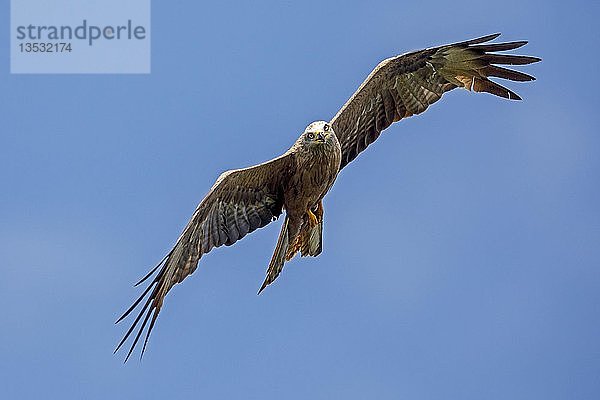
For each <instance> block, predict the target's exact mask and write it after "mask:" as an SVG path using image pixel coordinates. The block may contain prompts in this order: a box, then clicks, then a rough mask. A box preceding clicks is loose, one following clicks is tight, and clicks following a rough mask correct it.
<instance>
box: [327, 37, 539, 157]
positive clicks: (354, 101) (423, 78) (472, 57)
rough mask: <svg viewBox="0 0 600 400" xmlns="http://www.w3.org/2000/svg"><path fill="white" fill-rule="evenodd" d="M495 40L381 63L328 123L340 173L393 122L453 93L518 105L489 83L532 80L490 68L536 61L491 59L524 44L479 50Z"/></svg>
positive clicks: (483, 39) (470, 42)
mask: <svg viewBox="0 0 600 400" xmlns="http://www.w3.org/2000/svg"><path fill="white" fill-rule="evenodd" d="M498 36H500V34H499V33H498V34H494V35H489V36H484V37H481V38H477V39H473V40H468V41H466V42H460V43H454V44H450V45H446V46H440V47H434V48H431V49H425V50H420V51H416V52H412V53H408V54H404V55H401V56H396V57H392V58H388V59H387V60H384V61H382V62H381V63H379V65H377V67H376V68H375V69H374V70H373V72H371V74H370V75H369V76H368V77H367V79H366V80H365V81H364V82H363V83H362V84H361V85H360V87H359V88H358V90H357V91H356V92H355V93H354V95H353V96H352V97H351V98H350V100H348V102H347V103H346V104H344V106H343V107H342V108H341V110H340V111H338V113H337V114H336V116H335V117H334V118H333V119H332V120H331V124H332V126H333V129H334V131H335V133H336V135H337V136H338V140H339V141H340V145H341V147H342V163H341V166H340V169H341V168H343V167H345V166H346V165H347V164H348V163H349V162H350V161H352V160H354V159H355V158H356V156H357V155H358V154H359V153H360V152H361V151H363V150H364V149H366V148H367V146H368V145H369V144H371V143H373V142H374V141H375V140H376V139H377V138H378V137H379V134H380V133H381V132H382V131H383V130H384V129H385V128H387V127H388V126H390V125H391V124H392V123H393V122H396V121H399V120H401V119H402V118H406V117H410V116H411V115H415V114H420V113H422V112H423V111H425V110H426V109H427V107H429V105H431V104H433V103H435V102H436V101H438V100H439V99H440V98H441V97H442V94H444V93H445V92H447V91H449V90H452V89H454V88H457V87H462V88H465V89H467V90H471V91H474V92H487V93H491V94H493V95H496V96H500V97H504V98H507V99H510V100H521V98H520V97H519V96H518V95H517V94H516V93H514V92H512V91H510V90H509V89H507V88H505V87H503V86H501V85H499V84H497V83H495V82H492V81H490V80H489V79H488V78H489V77H497V78H502V79H508V80H511V81H531V80H535V78H534V77H533V76H530V75H527V74H524V73H522V72H518V71H513V70H510V69H506V68H502V67H499V66H497V65H494V64H508V65H524V64H531V63H534V62H537V61H540V59H539V58H537V57H528V56H516V55H507V54H497V53H495V52H497V51H505V50H514V49H517V48H519V47H521V46H523V45H525V44H527V42H526V41H519V42H509V43H495V44H481V43H485V42H488V41H490V40H493V39H495V38H497V37H498Z"/></svg>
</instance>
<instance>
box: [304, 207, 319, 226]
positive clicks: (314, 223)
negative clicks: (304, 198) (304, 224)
mask: <svg viewBox="0 0 600 400" xmlns="http://www.w3.org/2000/svg"><path fill="white" fill-rule="evenodd" d="M306 213H307V214H308V219H309V221H310V226H311V227H313V226H317V224H318V223H319V221H318V220H317V217H316V215H315V214H313V212H312V211H311V210H310V209H309V210H308V211H307V212H306Z"/></svg>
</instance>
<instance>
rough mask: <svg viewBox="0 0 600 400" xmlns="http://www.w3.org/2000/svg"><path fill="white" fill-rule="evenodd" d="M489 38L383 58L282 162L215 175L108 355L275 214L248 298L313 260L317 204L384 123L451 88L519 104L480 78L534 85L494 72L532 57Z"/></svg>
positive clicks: (318, 243)
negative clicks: (212, 255) (275, 234)
mask: <svg viewBox="0 0 600 400" xmlns="http://www.w3.org/2000/svg"><path fill="white" fill-rule="evenodd" d="M498 36H500V34H494V35H489V36H484V37H481V38H477V39H473V40H468V41H465V42H460V43H454V44H450V45H445V46H439V47H433V48H429V49H424V50H420V51H415V52H411V53H407V54H403V55H400V56H395V57H391V58H388V59H386V60H384V61H382V62H381V63H379V64H378V65H377V67H375V69H374V70H373V71H372V72H371V74H370V75H369V76H368V77H367V79H366V80H365V81H364V82H363V83H362V84H361V85H360V87H359V88H358V90H357V91H356V92H355V93H354V94H353V95H352V97H351V98H350V100H348V101H347V102H346V104H344V106H343V107H342V108H341V109H340V110H339V111H338V113H337V114H336V115H335V116H334V117H333V119H331V121H329V122H326V121H317V122H313V123H311V124H310V125H308V126H307V127H306V129H305V130H304V132H302V134H301V135H300V137H299V138H298V140H296V142H295V143H294V144H293V145H292V147H290V149H289V150H288V151H286V152H285V153H284V154H283V155H281V156H279V157H276V158H274V159H272V160H270V161H267V162H264V163H262V164H259V165H255V166H253V167H249V168H243V169H236V170H231V171H227V172H225V173H223V174H222V175H221V176H220V177H219V178H218V179H217V181H216V182H215V184H214V185H213V187H212V188H211V189H210V191H209V192H208V194H207V195H206V197H204V199H203V200H202V201H201V202H200V204H199V205H198V207H197V208H196V211H194V214H193V215H192V217H191V219H190V221H189V222H188V224H187V226H186V227H185V228H184V230H183V232H182V233H181V235H180V236H179V239H177V242H176V244H175V246H174V247H173V249H172V250H171V251H170V252H169V253H168V254H167V255H166V256H165V258H163V259H162V261H161V262H160V263H159V264H158V265H157V266H156V267H155V268H154V269H152V270H151V271H150V272H149V273H148V274H147V275H146V276H145V277H144V278H142V279H141V280H140V281H139V282H138V283H137V284H136V286H137V285H139V284H141V283H142V282H144V281H146V280H148V279H150V278H151V277H152V276H153V275H154V277H152V279H151V280H150V284H149V285H148V287H147V288H146V290H144V292H143V293H142V295H141V296H140V297H139V298H138V299H137V300H136V301H135V302H134V303H133V305H132V306H131V307H130V308H129V309H128V310H127V311H125V313H124V314H123V315H122V316H121V317H120V318H119V319H118V320H117V323H118V322H119V321H121V320H123V319H124V318H125V317H127V316H128V315H129V314H130V313H131V312H132V311H133V310H135V309H136V308H137V307H138V305H140V304H142V306H141V310H140V312H139V314H138V315H137V317H136V318H135V320H134V321H133V324H132V325H131V327H130V328H129V330H128V331H127V332H126V333H125V335H124V337H123V339H122V340H121V341H120V342H119V344H118V346H117V348H116V349H115V352H116V351H117V350H119V348H121V346H122V345H123V344H124V343H125V341H126V340H127V338H128V337H129V336H130V335H131V334H132V332H134V330H135V327H136V326H139V329H138V330H137V333H136V335H135V338H134V339H133V344H132V345H131V348H130V350H129V352H128V354H127V357H126V358H125V361H127V359H128V358H129V356H130V355H131V353H132V351H133V350H134V348H135V347H136V345H137V343H138V341H139V339H140V337H141V335H142V333H143V331H144V328H145V327H146V325H147V323H148V321H150V325H149V326H148V329H147V332H146V335H145V339H144V345H143V347H142V351H141V354H142V355H143V354H144V351H145V349H146V344H147V342H148V337H149V336H150V332H151V331H152V328H153V327H154V323H155V322H156V318H157V317H158V314H159V312H160V310H161V308H162V306H163V302H164V299H165V296H166V295H167V293H168V292H169V291H170V290H171V288H172V287H173V286H174V285H175V284H177V283H180V282H181V281H183V280H184V279H185V278H186V277H187V276H189V275H190V274H192V273H193V272H194V271H195V270H196V267H197V266H198V261H199V260H200V258H201V257H202V255H203V254H206V253H208V252H209V251H211V249H213V248H215V247H219V246H222V245H226V246H230V245H232V244H234V243H235V242H236V241H238V240H240V239H241V238H243V237H244V236H246V235H247V234H249V233H250V232H252V231H254V230H256V229H258V228H262V227H263V226H265V225H267V224H268V223H269V222H271V221H274V220H275V219H277V218H278V217H279V216H280V215H281V214H282V212H283V211H285V220H284V221H283V226H282V227H281V232H280V234H279V238H278V239H277V245H276V247H275V252H274V253H273V257H272V258H271V261H270V262H269V267H268V269H267V273H266V278H265V280H264V282H263V284H262V286H261V287H260V289H259V291H258V292H259V293H260V292H261V291H262V290H263V289H264V288H265V287H267V286H268V285H270V284H271V283H273V281H275V279H277V277H278V276H279V274H280V273H281V271H282V269H283V266H284V264H285V262H286V261H288V260H290V259H291V258H292V257H294V255H295V254H297V253H298V252H300V253H301V255H302V256H318V255H319V254H320V253H321V251H322V249H323V214H324V212H323V203H322V200H323V197H324V196H325V195H326V194H327V192H328V191H329V189H331V186H332V185H333V183H334V182H335V179H336V177H337V175H338V172H339V171H340V170H341V169H342V168H344V167H345V166H346V165H348V163H349V162H351V161H352V160H354V159H355V158H356V156H358V154H359V153H360V152H362V151H363V150H365V149H366V148H367V146H369V145H370V144H371V143H373V142H374V141H375V140H376V139H377V138H378V137H379V135H380V133H381V132H382V131H383V130H384V129H386V128H387V127H388V126H390V125H391V124H392V123H393V122H396V121H399V120H401V119H403V118H407V117H410V116H411V115H417V114H420V113H422V112H424V111H425V110H427V108H428V107H429V105H431V104H433V103H435V102H436V101H438V100H439V99H440V98H441V97H442V95H443V94H444V93H445V92H447V91H450V90H452V89H455V88H464V89H467V90H469V91H473V92H487V93H491V94H493V95H495V96H499V97H504V98H506V99H510V100H521V98H520V97H519V96H518V95H517V94H516V93H514V92H512V91H511V90H509V89H507V88H505V87H503V86H501V85H499V84H498V83H495V82H493V81H491V80H490V79H489V78H490V77H496V78H502V79H507V80H511V81H532V80H534V79H535V78H534V77H532V76H530V75H527V74H524V73H522V72H518V71H514V70H511V69H507V68H503V67H500V66H498V64H499V65H524V64H530V63H534V62H537V61H540V59H539V58H537V57H529V56H519V55H510V54H502V53H498V52H501V51H507V50H514V49H517V48H519V47H521V46H523V45H525V44H526V43H527V42H526V41H518V42H508V43H493V44H490V43H487V42H489V41H491V40H493V39H495V38H497V37H498ZM157 271H158V272H157ZM144 299H145V301H144ZM142 302H143V303H142ZM150 318H151V319H150Z"/></svg>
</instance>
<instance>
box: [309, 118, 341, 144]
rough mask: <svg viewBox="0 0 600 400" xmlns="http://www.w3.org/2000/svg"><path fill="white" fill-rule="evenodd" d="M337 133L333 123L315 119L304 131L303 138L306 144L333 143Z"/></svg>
mask: <svg viewBox="0 0 600 400" xmlns="http://www.w3.org/2000/svg"><path fill="white" fill-rule="evenodd" d="M334 138H335V133H334V132H333V128H332V127H331V124H330V123H329V122H326V121H315V122H313V123H312V124H310V125H308V126H307V127H306V129H305V130H304V132H303V133H302V136H301V140H302V142H303V143H304V144H305V145H306V146H318V145H322V144H325V143H331V141H332V140H333V139H334Z"/></svg>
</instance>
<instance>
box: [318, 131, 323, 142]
mask: <svg viewBox="0 0 600 400" xmlns="http://www.w3.org/2000/svg"><path fill="white" fill-rule="evenodd" d="M317 140H318V141H319V142H321V143H324V142H325V135H324V133H323V132H319V133H317Z"/></svg>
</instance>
